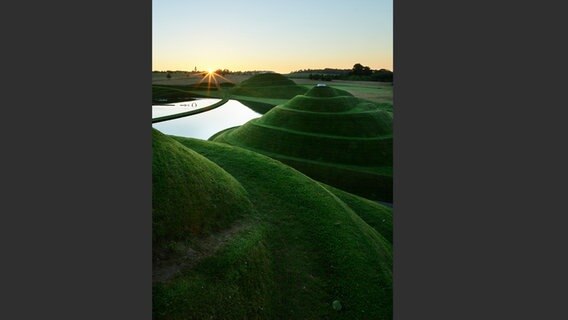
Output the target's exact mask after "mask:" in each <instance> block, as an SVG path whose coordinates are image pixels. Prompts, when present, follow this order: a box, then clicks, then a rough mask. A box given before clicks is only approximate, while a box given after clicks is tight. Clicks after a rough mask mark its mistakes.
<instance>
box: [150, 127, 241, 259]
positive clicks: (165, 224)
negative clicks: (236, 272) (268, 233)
mask: <svg viewBox="0 0 568 320" xmlns="http://www.w3.org/2000/svg"><path fill="white" fill-rule="evenodd" d="M152 149H153V150H152V151H153V154H152V215H153V220H152V223H153V226H152V233H153V246H154V258H155V259H157V258H159V259H166V258H167V257H168V256H169V255H170V254H171V253H172V252H171V251H172V250H171V249H172V247H175V246H176V245H177V243H184V242H186V241H189V240H191V239H193V238H196V237H200V236H203V235H206V234H210V233H211V232H216V231H219V230H222V229H224V228H227V227H228V226H229V225H231V223H233V222H234V221H235V220H237V219H238V218H240V217H242V216H244V215H247V214H250V212H251V210H252V205H251V203H250V201H249V199H248V196H247V193H246V191H245V189H244V188H243V187H242V186H241V185H240V183H239V182H237V181H236V180H235V179H234V178H233V177H232V176H231V175H229V174H228V173H227V172H225V171H224V170H223V169H221V168H220V167H219V166H217V165H216V164H215V163H213V162H211V161H209V160H207V159H206V158H204V157H203V156H201V155H199V154H197V153H195V152H194V151H192V150H189V149H187V148H185V147H184V146H182V145H181V144H180V143H179V142H177V141H175V140H173V139H172V138H170V137H168V136H166V135H164V134H162V133H160V132H159V131H157V130H155V129H152Z"/></svg>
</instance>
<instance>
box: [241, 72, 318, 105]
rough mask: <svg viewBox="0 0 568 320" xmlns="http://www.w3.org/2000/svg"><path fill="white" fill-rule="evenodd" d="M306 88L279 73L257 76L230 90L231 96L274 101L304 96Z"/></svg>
mask: <svg viewBox="0 0 568 320" xmlns="http://www.w3.org/2000/svg"><path fill="white" fill-rule="evenodd" d="M306 91H307V90H306V88H305V87H303V86H299V85H297V84H296V83H294V81H292V80H290V79H288V78H286V77H284V76H282V75H281V74H278V73H264V74H258V75H255V76H253V77H251V78H249V79H247V80H245V81H243V82H241V83H239V84H238V85H237V86H235V87H234V88H232V89H231V90H230V93H231V95H236V96H247V97H261V98H273V99H290V98H292V97H294V96H296V95H298V94H304V93H305V92H306Z"/></svg>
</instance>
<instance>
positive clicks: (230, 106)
mask: <svg viewBox="0 0 568 320" xmlns="http://www.w3.org/2000/svg"><path fill="white" fill-rule="evenodd" d="M218 101H220V99H197V100H192V101H183V102H178V103H172V104H171V105H160V106H158V105H155V106H152V118H157V117H161V116H165V115H171V114H176V113H182V112H187V111H190V110H197V109H200V108H203V107H206V106H209V105H212V104H214V103H216V102H218ZM194 103H195V104H194ZM260 116H262V115H261V114H259V113H257V112H254V111H252V110H251V109H249V108H248V107H247V106H245V105H244V104H242V103H240V102H238V101H236V100H229V101H227V102H226V103H225V104H223V105H222V106H220V107H217V108H215V109H213V110H209V111H205V112H202V113H198V114H194V115H191V116H186V117H181V118H177V119H173V120H168V121H163V122H158V123H153V124H152V127H153V128H154V129H157V130H159V131H160V132H162V133H164V134H170V135H174V136H181V137H190V138H197V139H203V140H207V139H209V138H210V137H211V136H212V135H214V134H215V133H217V132H219V131H221V130H224V129H227V128H230V127H235V126H240V125H242V124H244V123H246V122H247V121H249V120H251V119H255V118H259V117H260Z"/></svg>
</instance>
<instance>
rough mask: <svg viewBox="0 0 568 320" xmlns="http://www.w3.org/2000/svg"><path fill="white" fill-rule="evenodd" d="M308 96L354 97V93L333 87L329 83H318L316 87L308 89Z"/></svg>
mask: <svg viewBox="0 0 568 320" xmlns="http://www.w3.org/2000/svg"><path fill="white" fill-rule="evenodd" d="M306 96H308V97H318V98H324V97H337V96H349V97H352V96H353V95H352V94H351V93H349V92H347V91H345V90H341V89H337V88H332V87H329V86H327V85H316V86H315V87H313V88H311V89H310V90H308V92H306Z"/></svg>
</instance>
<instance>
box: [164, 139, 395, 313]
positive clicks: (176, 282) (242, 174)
mask: <svg viewBox="0 0 568 320" xmlns="http://www.w3.org/2000/svg"><path fill="white" fill-rule="evenodd" d="M159 137H160V138H161V137H162V136H159ZM167 138H168V139H170V140H173V139H175V140H176V141H177V142H179V143H180V144H181V145H183V146H185V147H186V148H188V150H189V149H191V150H193V151H194V152H196V153H198V154H200V155H201V156H203V157H204V158H207V159H208V161H211V162H213V163H215V164H216V165H218V166H219V167H220V168H222V169H223V170H224V172H226V173H227V174H228V175H230V176H231V177H233V178H234V180H236V181H238V183H239V184H240V185H241V186H242V187H243V188H244V190H245V191H246V195H247V197H248V199H249V200H250V202H251V203H252V206H253V211H252V212H251V213H250V214H248V215H243V217H242V218H239V219H240V221H244V223H245V224H246V225H247V226H248V227H247V228H245V229H243V231H241V232H239V233H237V234H236V235H235V236H234V237H232V238H231V239H229V240H228V241H227V243H226V244H225V245H224V246H222V247H221V249H219V250H218V251H217V252H215V254H213V255H211V256H209V257H206V258H205V259H203V260H201V261H200V262H199V263H198V264H197V265H195V266H194V267H193V268H190V269H187V270H184V271H183V272H182V273H181V274H180V275H179V276H177V277H175V278H173V279H171V280H169V281H166V282H163V283H158V284H155V285H154V288H153V303H154V305H153V311H154V318H156V319H209V318H218V319H365V318H368V319H391V318H392V244H391V237H392V235H391V233H389V232H390V231H389V229H390V228H391V226H392V213H391V211H390V209H389V208H387V207H384V206H381V205H378V204H375V203H372V202H370V201H366V200H364V199H361V198H359V197H356V196H353V195H349V194H347V193H345V192H342V191H340V190H336V189H333V188H326V187H324V186H323V185H321V184H320V183H318V182H316V181H314V180H312V179H310V178H308V177H306V176H305V175H303V174H302V173H300V172H298V171H296V170H294V169H292V168H290V167H288V166H286V165H284V164H282V163H281V162H279V161H275V160H273V159H271V158H268V157H266V156H263V155H260V154H258V153H255V152H251V151H248V150H245V149H241V148H238V147H233V146H229V145H226V144H220V143H214V142H209V141H203V140H198V139H190V138H182V137H172V138H173V139H171V138H170V137H167ZM177 142H176V143H177ZM170 143H172V144H173V142H171V141H170ZM176 146H179V145H176ZM174 167H175V164H168V170H175V172H177V173H179V171H177V170H176V169H174ZM164 170H165V169H164ZM186 179H189V180H191V179H193V175H189V176H188V177H186ZM194 188H195V189H194V190H198V189H199V187H198V186H194ZM203 196H205V195H203ZM204 213H206V212H204ZM359 215H361V217H360V216H359ZM362 217H363V218H362ZM383 220H384V221H383ZM365 221H369V223H367V222H365ZM381 232H385V233H386V236H383V235H381ZM336 300H337V301H339V303H340V304H341V306H342V308H341V310H335V309H334V308H333V306H332V303H333V302H334V301H336ZM336 305H337V303H336Z"/></svg>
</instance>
